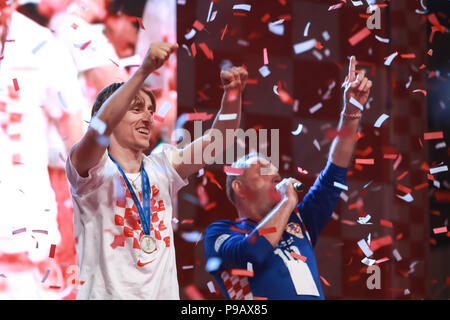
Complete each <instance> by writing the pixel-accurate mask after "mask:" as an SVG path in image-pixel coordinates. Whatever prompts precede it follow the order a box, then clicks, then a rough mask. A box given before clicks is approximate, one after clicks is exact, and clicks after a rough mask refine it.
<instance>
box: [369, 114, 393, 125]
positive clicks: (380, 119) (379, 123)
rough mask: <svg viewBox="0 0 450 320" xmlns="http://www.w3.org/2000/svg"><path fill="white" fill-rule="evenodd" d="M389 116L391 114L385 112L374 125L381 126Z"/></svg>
mask: <svg viewBox="0 0 450 320" xmlns="http://www.w3.org/2000/svg"><path fill="white" fill-rule="evenodd" d="M387 118H389V116H388V115H387V114H385V113H383V114H382V115H381V116H379V117H378V119H377V121H375V124H374V125H373V126H374V127H375V128H379V127H381V125H382V124H383V122H384V121H385V120H386V119H387Z"/></svg>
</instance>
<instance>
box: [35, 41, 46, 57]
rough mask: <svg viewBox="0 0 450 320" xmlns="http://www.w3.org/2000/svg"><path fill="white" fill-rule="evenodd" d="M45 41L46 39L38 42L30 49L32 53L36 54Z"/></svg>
mask: <svg viewBox="0 0 450 320" xmlns="http://www.w3.org/2000/svg"><path fill="white" fill-rule="evenodd" d="M46 43H47V40H44V41H42V42H41V43H39V44H38V45H37V46H36V47H35V48H34V49H33V51H32V53H33V54H36V53H37V52H38V51H39V50H40V49H41V48H42V47H43V46H44V45H45V44H46Z"/></svg>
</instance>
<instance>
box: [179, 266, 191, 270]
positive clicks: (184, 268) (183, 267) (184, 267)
mask: <svg viewBox="0 0 450 320" xmlns="http://www.w3.org/2000/svg"><path fill="white" fill-rule="evenodd" d="M181 268H182V269H183V270H189V269H194V266H192V265H190V266H182V267H181Z"/></svg>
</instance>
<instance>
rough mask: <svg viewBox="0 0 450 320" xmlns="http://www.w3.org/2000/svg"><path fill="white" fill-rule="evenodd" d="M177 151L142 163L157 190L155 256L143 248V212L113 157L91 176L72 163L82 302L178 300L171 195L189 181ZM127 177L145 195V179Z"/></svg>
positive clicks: (154, 201)
mask: <svg viewBox="0 0 450 320" xmlns="http://www.w3.org/2000/svg"><path fill="white" fill-rule="evenodd" d="M174 148H175V147H174V146H170V145H165V146H164V148H162V150H161V152H158V153H155V152H153V153H152V154H151V155H150V156H148V157H147V156H144V159H143V163H144V168H145V170H146V172H147V174H148V176H149V180H150V186H151V188H152V200H151V211H152V216H151V232H150V235H151V236H152V237H153V238H154V239H156V245H157V249H156V251H154V252H153V253H150V254H147V253H145V252H144V251H143V250H142V249H140V246H139V240H140V237H142V229H141V225H140V219H139V213H138V211H137V209H136V207H135V205H134V202H133V199H132V198H131V196H130V194H129V192H127V188H126V185H125V183H124V182H123V178H122V176H121V174H120V172H119V170H118V169H117V167H116V165H115V164H114V163H113V162H112V161H111V159H110V158H109V157H108V153H107V152H105V154H104V155H103V157H102V159H101V160H100V161H99V163H98V164H97V165H96V166H95V167H94V168H91V169H90V170H89V173H88V177H86V178H84V177H81V176H80V175H79V174H78V173H77V171H76V170H75V169H74V168H73V166H72V163H71V161H70V158H69V159H68V161H67V167H66V172H67V177H68V179H69V182H70V185H71V193H72V199H73V204H74V220H75V223H74V234H75V237H76V249H77V256H78V265H79V280H80V285H79V286H78V293H77V299H127V300H128V299H139V300H143V299H145V300H154V299H164V300H177V299H179V288H178V280H177V268H176V261H175V248H174V241H173V230H172V202H171V197H173V196H174V195H176V193H177V192H178V190H180V189H181V188H182V187H183V186H185V185H186V184H187V179H184V180H183V179H182V178H181V177H180V176H179V175H178V173H177V172H176V171H175V169H174V168H173V167H172V165H171V163H170V161H169V159H170V158H169V157H170V152H171V151H173V150H174ZM127 176H128V177H129V178H128V179H129V180H130V181H135V180H136V181H135V183H134V184H135V185H136V186H137V188H138V190H137V192H138V194H139V197H142V193H141V179H140V176H139V175H136V174H135V175H131V174H128V175H127ZM141 199H142V198H141Z"/></svg>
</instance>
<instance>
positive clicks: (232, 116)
mask: <svg viewBox="0 0 450 320" xmlns="http://www.w3.org/2000/svg"><path fill="white" fill-rule="evenodd" d="M236 119H237V113H230V114H221V115H219V120H220V121H227V120H236Z"/></svg>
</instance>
